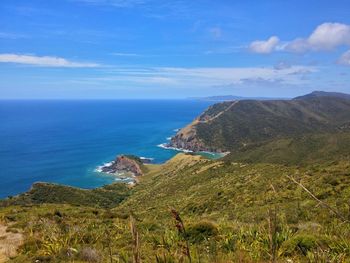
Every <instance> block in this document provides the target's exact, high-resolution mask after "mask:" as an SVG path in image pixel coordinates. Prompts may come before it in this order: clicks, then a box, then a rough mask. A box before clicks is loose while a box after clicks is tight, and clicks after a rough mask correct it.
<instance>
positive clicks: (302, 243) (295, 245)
mask: <svg viewBox="0 0 350 263" xmlns="http://www.w3.org/2000/svg"><path fill="white" fill-rule="evenodd" d="M317 247H318V239H317V238H316V237H314V236H312V235H297V236H294V237H293V238H291V239H289V240H287V241H286V242H284V243H283V245H282V251H283V252H282V254H283V255H285V256H291V255H292V254H294V253H301V254H303V255H304V256H305V255H306V254H307V252H308V251H311V250H313V249H315V248H317Z"/></svg>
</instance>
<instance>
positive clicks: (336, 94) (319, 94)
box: [294, 91, 350, 100]
mask: <svg viewBox="0 0 350 263" xmlns="http://www.w3.org/2000/svg"><path fill="white" fill-rule="evenodd" d="M316 97H336V98H343V99H350V94H346V93H341V92H326V91H313V92H311V93H310V94H306V95H304V96H299V97H296V98H294V99H295V100H300V99H310V98H316Z"/></svg>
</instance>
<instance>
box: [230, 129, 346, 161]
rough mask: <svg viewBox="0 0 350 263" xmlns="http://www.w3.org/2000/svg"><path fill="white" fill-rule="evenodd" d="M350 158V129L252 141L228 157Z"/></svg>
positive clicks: (283, 158)
mask: <svg viewBox="0 0 350 263" xmlns="http://www.w3.org/2000/svg"><path fill="white" fill-rule="evenodd" d="M349 158H350V133H349V132H339V133H331V134H330V133H323V134H307V135H302V136H296V137H293V138H281V139H277V140H273V141H269V142H266V143H258V144H251V145H248V146H246V147H241V148H239V149H238V150H235V151H232V152H231V154H229V155H228V156H226V157H225V160H228V161H236V162H247V163H254V162H255V163H259V162H260V163H261V162H265V163H277V164H287V165H307V164H312V163H317V162H319V163H324V162H326V161H334V160H341V159H349Z"/></svg>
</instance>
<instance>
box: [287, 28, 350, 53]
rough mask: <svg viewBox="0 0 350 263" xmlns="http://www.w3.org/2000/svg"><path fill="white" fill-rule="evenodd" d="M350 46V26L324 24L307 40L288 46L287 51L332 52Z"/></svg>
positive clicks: (293, 42) (299, 40)
mask: <svg viewBox="0 0 350 263" xmlns="http://www.w3.org/2000/svg"><path fill="white" fill-rule="evenodd" d="M343 45H350V26H349V25H346V24H340V23H323V24H321V25H319V26H318V27H317V28H316V29H315V30H314V31H313V32H312V34H311V35H310V36H309V37H308V38H306V39H303V38H299V39H295V40H294V41H291V42H290V43H288V44H287V45H286V50H288V51H293V52H304V51H307V50H315V51H318V50H332V49H334V48H337V47H339V46H343Z"/></svg>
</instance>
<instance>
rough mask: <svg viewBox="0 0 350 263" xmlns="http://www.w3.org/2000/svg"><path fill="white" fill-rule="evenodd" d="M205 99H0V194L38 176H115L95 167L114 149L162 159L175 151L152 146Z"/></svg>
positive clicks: (101, 180)
mask: <svg viewBox="0 0 350 263" xmlns="http://www.w3.org/2000/svg"><path fill="white" fill-rule="evenodd" d="M208 106H209V102H204V101H203V102H200V101H190V100H183V101H181V100H177V101H176V100H173V101H172V100H169V101H147V100H133V101H125V100H124V101H123V100H118V101H0V198H3V197H6V196H8V195H15V194H18V193H20V192H23V191H26V190H28V189H29V187H30V186H31V184H32V183H34V182H38V181H45V182H55V183H61V184H66V185H72V186H78V187H83V188H94V187H98V186H102V185H104V184H108V183H111V182H113V181H114V180H115V178H113V177H111V176H107V175H103V174H100V173H97V172H95V171H94V170H95V168H96V167H97V166H98V165H101V164H103V163H105V162H108V161H111V160H113V159H114V158H115V156H116V155H117V154H122V153H123V154H135V155H138V156H144V157H150V158H155V162H158V163H160V162H164V161H166V160H168V159H169V158H171V157H172V156H173V155H175V154H176V152H175V151H173V150H166V149H162V148H159V147H157V145H159V144H160V143H164V142H165V141H166V138H167V137H169V136H172V135H173V134H174V133H175V131H174V130H175V129H177V128H181V127H183V126H184V125H186V124H187V123H189V122H190V121H192V120H193V119H194V118H195V117H196V116H197V115H199V114H200V113H201V112H202V111H203V110H204V109H205V108H207V107H208Z"/></svg>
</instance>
